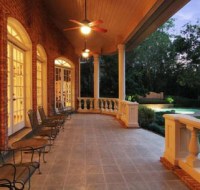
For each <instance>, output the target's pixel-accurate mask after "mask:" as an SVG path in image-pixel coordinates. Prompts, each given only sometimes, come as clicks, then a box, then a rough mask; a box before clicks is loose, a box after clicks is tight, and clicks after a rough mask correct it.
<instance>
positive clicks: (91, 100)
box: [89, 99, 93, 110]
mask: <svg viewBox="0 0 200 190" xmlns="http://www.w3.org/2000/svg"><path fill="white" fill-rule="evenodd" d="M92 102H93V99H90V107H89V109H90V110H92V108H93V106H92Z"/></svg>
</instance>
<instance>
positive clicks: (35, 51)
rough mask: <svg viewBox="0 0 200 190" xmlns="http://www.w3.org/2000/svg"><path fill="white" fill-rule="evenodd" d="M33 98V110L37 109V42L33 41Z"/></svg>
mask: <svg viewBox="0 0 200 190" xmlns="http://www.w3.org/2000/svg"><path fill="white" fill-rule="evenodd" d="M32 96H33V97H32V98H33V110H35V111H36V110H37V44H36V43H35V42H33V43H32Z"/></svg>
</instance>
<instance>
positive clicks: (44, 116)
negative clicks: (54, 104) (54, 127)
mask: <svg viewBox="0 0 200 190" xmlns="http://www.w3.org/2000/svg"><path fill="white" fill-rule="evenodd" d="M38 111H39V114H40V118H41V120H42V122H44V121H45V120H46V119H47V116H46V114H45V112H44V108H43V107H42V106H39V107H38Z"/></svg>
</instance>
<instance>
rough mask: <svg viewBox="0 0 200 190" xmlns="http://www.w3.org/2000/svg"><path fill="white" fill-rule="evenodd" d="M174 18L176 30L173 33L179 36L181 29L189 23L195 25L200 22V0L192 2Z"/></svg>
mask: <svg viewBox="0 0 200 190" xmlns="http://www.w3.org/2000/svg"><path fill="white" fill-rule="evenodd" d="M172 18H174V19H175V29H174V31H172V33H174V34H179V32H180V30H181V27H182V26H183V25H185V24H186V23H188V22H190V23H191V24H195V23H196V21H197V20H200V0H191V1H190V2H188V3H187V4H186V5H185V6H184V7H183V8H182V9H181V10H179V11H178V12H177V13H176V14H175V15H174V16H173V17H172Z"/></svg>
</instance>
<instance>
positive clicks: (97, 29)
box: [91, 26, 108, 33]
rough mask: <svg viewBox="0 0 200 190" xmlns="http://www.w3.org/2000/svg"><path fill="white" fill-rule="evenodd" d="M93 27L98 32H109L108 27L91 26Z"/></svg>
mask: <svg viewBox="0 0 200 190" xmlns="http://www.w3.org/2000/svg"><path fill="white" fill-rule="evenodd" d="M91 28H92V30H95V31H97V32H104V33H105V32H107V31H108V30H107V29H104V28H99V27H95V26H93V27H91Z"/></svg>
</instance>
